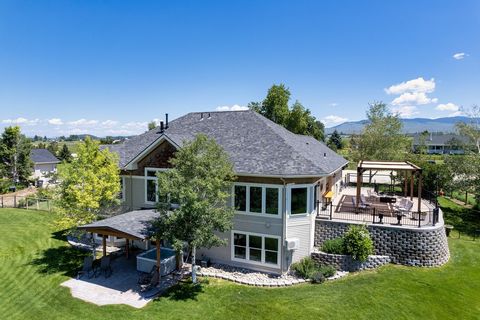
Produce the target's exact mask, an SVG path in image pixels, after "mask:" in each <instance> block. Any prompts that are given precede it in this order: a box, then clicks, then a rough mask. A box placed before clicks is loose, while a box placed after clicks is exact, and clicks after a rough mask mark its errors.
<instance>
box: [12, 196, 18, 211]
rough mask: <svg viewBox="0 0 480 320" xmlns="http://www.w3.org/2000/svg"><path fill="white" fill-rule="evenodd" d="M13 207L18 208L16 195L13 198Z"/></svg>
mask: <svg viewBox="0 0 480 320" xmlns="http://www.w3.org/2000/svg"><path fill="white" fill-rule="evenodd" d="M13 207H14V208H16V207H17V195H14V196H13Z"/></svg>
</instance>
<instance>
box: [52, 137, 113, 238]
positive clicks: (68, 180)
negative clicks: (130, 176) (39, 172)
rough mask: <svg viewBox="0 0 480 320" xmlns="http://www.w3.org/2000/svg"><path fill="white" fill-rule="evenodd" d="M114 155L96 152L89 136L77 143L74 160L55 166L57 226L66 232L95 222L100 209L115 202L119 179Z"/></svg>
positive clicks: (95, 147) (95, 146)
mask: <svg viewBox="0 0 480 320" xmlns="http://www.w3.org/2000/svg"><path fill="white" fill-rule="evenodd" d="M117 163H118V159H117V155H116V154H114V153H111V152H110V151H108V149H103V150H100V149H99V143H98V142H97V141H93V140H92V139H90V138H89V137H87V138H86V139H85V141H84V142H81V143H79V144H78V152H77V157H76V158H75V159H73V160H72V161H71V162H70V163H68V162H64V163H62V164H60V165H59V166H58V177H59V180H60V185H59V186H58V189H57V200H58V206H59V211H60V213H61V218H60V219H59V221H58V223H59V225H60V226H61V227H63V228H64V229H70V228H73V227H76V226H79V225H82V224H86V223H90V222H92V221H94V220H96V219H97V217H98V215H99V213H101V212H102V210H104V209H106V208H108V207H110V206H111V205H114V204H116V203H117V201H118V200H117V196H118V193H119V192H120V178H119V170H118V165H117Z"/></svg>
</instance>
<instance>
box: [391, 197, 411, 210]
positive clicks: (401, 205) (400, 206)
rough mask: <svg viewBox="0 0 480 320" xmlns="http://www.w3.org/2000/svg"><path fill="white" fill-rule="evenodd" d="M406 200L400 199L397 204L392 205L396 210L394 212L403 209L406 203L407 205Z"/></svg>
mask: <svg viewBox="0 0 480 320" xmlns="http://www.w3.org/2000/svg"><path fill="white" fill-rule="evenodd" d="M408 202H409V201H408V199H407V198H401V199H400V202H399V203H398V204H394V205H393V207H394V208H395V209H396V210H401V209H403V208H405V207H406V206H407V203H408Z"/></svg>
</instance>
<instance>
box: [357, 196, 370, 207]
mask: <svg viewBox="0 0 480 320" xmlns="http://www.w3.org/2000/svg"><path fill="white" fill-rule="evenodd" d="M360 204H362V205H363V206H365V207H370V206H371V205H372V204H371V203H370V202H367V200H366V199H365V196H364V195H363V194H361V195H360Z"/></svg>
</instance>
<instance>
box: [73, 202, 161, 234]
mask: <svg viewBox="0 0 480 320" xmlns="http://www.w3.org/2000/svg"><path fill="white" fill-rule="evenodd" d="M158 216H159V213H158V212H156V211H155V210H153V209H152V210H136V211H130V212H127V213H124V214H120V215H118V216H113V217H111V218H107V219H104V220H100V221H95V222H92V223H90V224H86V225H83V226H81V227H79V229H85V230H89V229H102V228H104V229H110V230H116V231H120V232H123V233H126V234H129V235H132V236H134V237H136V238H138V239H146V238H148V235H149V229H150V226H151V225H150V222H151V221H153V220H154V219H155V218H156V217H158Z"/></svg>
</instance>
